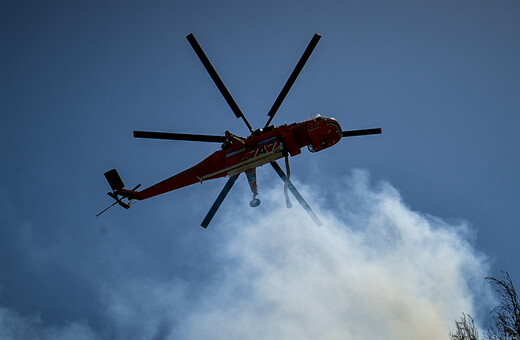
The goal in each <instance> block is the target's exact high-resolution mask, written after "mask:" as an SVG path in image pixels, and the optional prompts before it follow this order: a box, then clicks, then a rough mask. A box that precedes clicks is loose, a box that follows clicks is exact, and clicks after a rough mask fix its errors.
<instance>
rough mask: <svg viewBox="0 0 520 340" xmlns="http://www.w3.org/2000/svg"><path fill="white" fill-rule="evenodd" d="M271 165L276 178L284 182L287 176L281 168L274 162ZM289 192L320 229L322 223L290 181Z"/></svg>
mask: <svg viewBox="0 0 520 340" xmlns="http://www.w3.org/2000/svg"><path fill="white" fill-rule="evenodd" d="M271 165H272V166H273V168H274V171H276V173H277V174H278V176H280V178H281V179H282V181H284V182H285V179H286V178H287V176H285V172H283V170H282V168H280V166H279V165H278V163H276V161H272V162H271ZM289 190H291V192H292V194H293V195H294V197H296V200H297V201H298V203H300V205H301V206H302V208H303V209H305V211H306V212H307V214H309V216H310V217H311V218H312V220H313V221H314V223H316V224H317V225H318V226H319V227H321V226H322V225H323V222H322V221H321V220H320V218H319V217H318V215H316V213H315V212H314V210H312V208H311V207H310V206H309V205H308V204H307V202H305V200H304V199H303V197H302V195H300V193H299V192H298V190H296V188H295V187H294V185H293V184H292V183H291V181H289Z"/></svg>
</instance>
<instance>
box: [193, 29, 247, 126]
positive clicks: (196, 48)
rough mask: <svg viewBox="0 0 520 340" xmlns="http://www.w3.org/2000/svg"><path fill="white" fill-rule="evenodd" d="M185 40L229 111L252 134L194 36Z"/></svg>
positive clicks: (244, 118)
mask: <svg viewBox="0 0 520 340" xmlns="http://www.w3.org/2000/svg"><path fill="white" fill-rule="evenodd" d="M186 39H188V42H189V43H190V45H191V47H193V50H194V51H195V53H196V54H197V56H198V57H199V59H200V61H201V62H202V65H204V67H205V68H206V71H208V73H209V75H210V77H211V79H213V82H215V85H217V87H218V89H219V91H220V93H222V95H223V96H224V99H225V100H226V102H227V103H228V105H229V106H230V107H231V110H233V113H234V114H235V116H236V117H237V118H242V119H243V120H244V123H246V125H247V128H248V129H249V131H251V132H253V128H252V127H251V124H249V122H248V121H247V119H246V116H244V114H243V113H242V111H241V110H240V108H239V107H238V105H237V103H236V102H235V100H234V99H233V97H232V96H231V94H230V93H229V91H228V89H227V88H226V86H225V85H224V83H223V82H222V79H220V77H219V76H218V74H217V71H215V68H213V65H211V63H210V61H209V59H208V57H207V56H206V54H205V53H204V51H203V50H202V48H201V47H200V45H199V43H198V42H197V40H196V39H195V36H194V35H193V33H190V34H188V36H186Z"/></svg>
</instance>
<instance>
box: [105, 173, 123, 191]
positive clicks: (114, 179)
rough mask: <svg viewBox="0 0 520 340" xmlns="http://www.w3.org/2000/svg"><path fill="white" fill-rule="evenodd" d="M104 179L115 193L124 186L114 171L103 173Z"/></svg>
mask: <svg viewBox="0 0 520 340" xmlns="http://www.w3.org/2000/svg"><path fill="white" fill-rule="evenodd" d="M105 178H106V179H107V181H108V184H110V187H111V188H112V190H113V191H117V190H120V189H123V188H124V187H125V184H124V183H123V180H122V179H121V177H120V176H119V173H117V170H116V169H112V170H109V171H107V172H105Z"/></svg>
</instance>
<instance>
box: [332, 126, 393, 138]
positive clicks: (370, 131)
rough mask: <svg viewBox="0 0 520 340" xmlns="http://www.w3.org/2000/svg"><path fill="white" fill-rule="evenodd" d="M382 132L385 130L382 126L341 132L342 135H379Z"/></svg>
mask: <svg viewBox="0 0 520 340" xmlns="http://www.w3.org/2000/svg"><path fill="white" fill-rule="evenodd" d="M381 133H383V130H381V128H375V129H362V130H351V131H343V132H342V133H341V135H342V136H343V137H353V136H366V135H379V134H381Z"/></svg>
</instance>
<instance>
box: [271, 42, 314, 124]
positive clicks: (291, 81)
mask: <svg viewBox="0 0 520 340" xmlns="http://www.w3.org/2000/svg"><path fill="white" fill-rule="evenodd" d="M320 38H321V35H319V34H318V33H315V34H314V36H313V37H312V39H311V41H310V43H309V45H308V46H307V48H306V49H305V52H303V55H302V56H301V58H300V61H298V64H296V67H295V68H294V70H293V71H292V73H291V75H290V76H289V79H288V80H287V82H286V83H285V85H284V87H283V88H282V91H280V94H279V95H278V98H276V100H275V101H274V104H273V106H272V107H271V110H269V113H268V114H267V115H268V116H269V120H268V121H267V123H266V124H265V127H264V129H265V128H267V127H268V126H269V124H271V121H272V120H273V118H274V115H276V112H277V111H278V109H279V108H280V105H282V102H283V100H284V99H285V96H287V93H289V90H290V89H291V87H292V85H293V84H294V82H295V80H296V78H297V77H298V75H299V74H300V72H301V70H302V69H303V66H305V63H306V62H307V60H308V59H309V57H310V56H311V53H312V51H313V50H314V48H315V47H316V45H317V44H318V41H319V40H320Z"/></svg>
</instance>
